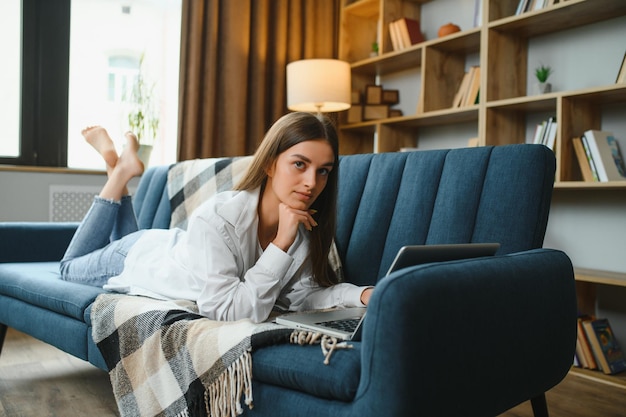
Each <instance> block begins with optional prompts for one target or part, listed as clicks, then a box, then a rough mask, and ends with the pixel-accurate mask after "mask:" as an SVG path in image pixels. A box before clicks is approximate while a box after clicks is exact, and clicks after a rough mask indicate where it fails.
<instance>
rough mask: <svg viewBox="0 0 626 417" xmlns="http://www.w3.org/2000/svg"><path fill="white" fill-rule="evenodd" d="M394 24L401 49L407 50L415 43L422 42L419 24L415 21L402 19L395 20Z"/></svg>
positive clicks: (406, 18)
mask: <svg viewBox="0 0 626 417" xmlns="http://www.w3.org/2000/svg"><path fill="white" fill-rule="evenodd" d="M395 24H396V25H397V27H398V32H399V34H400V38H401V39H402V42H401V43H402V47H403V48H408V47H409V46H411V45H415V44H416V43H420V42H424V35H422V31H421V29H420V23H419V22H418V21H417V20H415V19H409V18H408V17H403V18H400V19H398V20H396V21H395Z"/></svg>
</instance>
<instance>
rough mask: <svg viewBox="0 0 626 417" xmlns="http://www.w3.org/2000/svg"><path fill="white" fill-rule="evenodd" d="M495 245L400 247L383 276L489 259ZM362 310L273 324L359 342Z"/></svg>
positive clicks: (288, 317) (295, 316)
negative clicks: (424, 266)
mask: <svg viewBox="0 0 626 417" xmlns="http://www.w3.org/2000/svg"><path fill="white" fill-rule="evenodd" d="M499 248H500V244H499V243H460V244H444V245H409V246H403V247H402V248H400V250H399V251H398V253H397V254H396V257H395V258H394V260H393V262H392V263H391V266H390V267H389V270H388V271H387V274H386V275H385V276H388V275H390V274H391V273H393V272H395V271H397V270H399V269H403V268H407V267H410V266H415V265H421V264H426V263H432V262H445V261H454V260H457V259H469V258H479V257H483V256H492V255H494V254H495V253H496V252H497V250H498V249H499ZM366 310H367V309H366V308H365V307H352V308H337V309H330V310H325V311H313V312H302V313H288V314H283V315H280V316H278V317H276V323H278V324H282V325H285V326H288V327H292V328H296V329H302V330H311V331H316V332H320V333H324V334H327V335H329V336H334V337H336V338H338V339H342V340H354V341H358V340H361V328H362V326H363V321H364V319H365V313H366Z"/></svg>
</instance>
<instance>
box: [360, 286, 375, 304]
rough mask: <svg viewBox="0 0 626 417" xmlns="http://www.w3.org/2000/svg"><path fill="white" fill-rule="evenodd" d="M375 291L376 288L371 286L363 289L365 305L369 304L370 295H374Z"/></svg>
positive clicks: (362, 297)
mask: <svg viewBox="0 0 626 417" xmlns="http://www.w3.org/2000/svg"><path fill="white" fill-rule="evenodd" d="M373 292H374V288H373V287H370V288H366V289H364V290H363V292H362V293H361V302H362V303H363V305H368V304H369V302H370V297H371V296H372V293H373Z"/></svg>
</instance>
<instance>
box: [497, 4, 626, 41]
mask: <svg viewBox="0 0 626 417" xmlns="http://www.w3.org/2000/svg"><path fill="white" fill-rule="evenodd" d="M492 1H493V0H492ZM514 4H515V5H517V1H515V2H514ZM507 10H509V11H508V14H507V15H506V16H503V17H502V18H499V19H497V20H495V21H490V22H489V24H488V27H489V28H490V29H495V30H498V31H499V32H502V33H508V34H514V35H517V36H522V37H533V36H540V35H545V34H548V33H554V32H559V31H563V30H567V29H572V28H575V27H579V26H583V25H588V24H591V23H595V22H600V21H603V20H607V19H611V18H613V17H616V16H621V15H623V14H624V13H626V3H625V2H621V1H611V0H594V1H589V0H569V1H567V2H560V3H557V4H555V5H552V6H549V7H545V8H543V9H540V10H535V11H531V12H526V13H523V14H521V15H517V16H515V15H513V13H514V12H515V10H514V8H513V9H510V8H509V9H507Z"/></svg>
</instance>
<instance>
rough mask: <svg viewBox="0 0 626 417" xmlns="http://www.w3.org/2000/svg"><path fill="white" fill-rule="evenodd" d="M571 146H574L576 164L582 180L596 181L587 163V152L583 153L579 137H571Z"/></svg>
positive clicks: (583, 149)
mask: <svg viewBox="0 0 626 417" xmlns="http://www.w3.org/2000/svg"><path fill="white" fill-rule="evenodd" d="M572 146H573V148H574V154H575V155H576V159H577V160H578V166H579V167H580V172H581V174H582V176H583V181H589V182H593V181H596V180H595V178H594V176H593V172H591V166H590V165H589V160H588V159H587V154H586V153H585V148H584V147H583V141H582V140H581V139H580V137H575V138H572Z"/></svg>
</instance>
